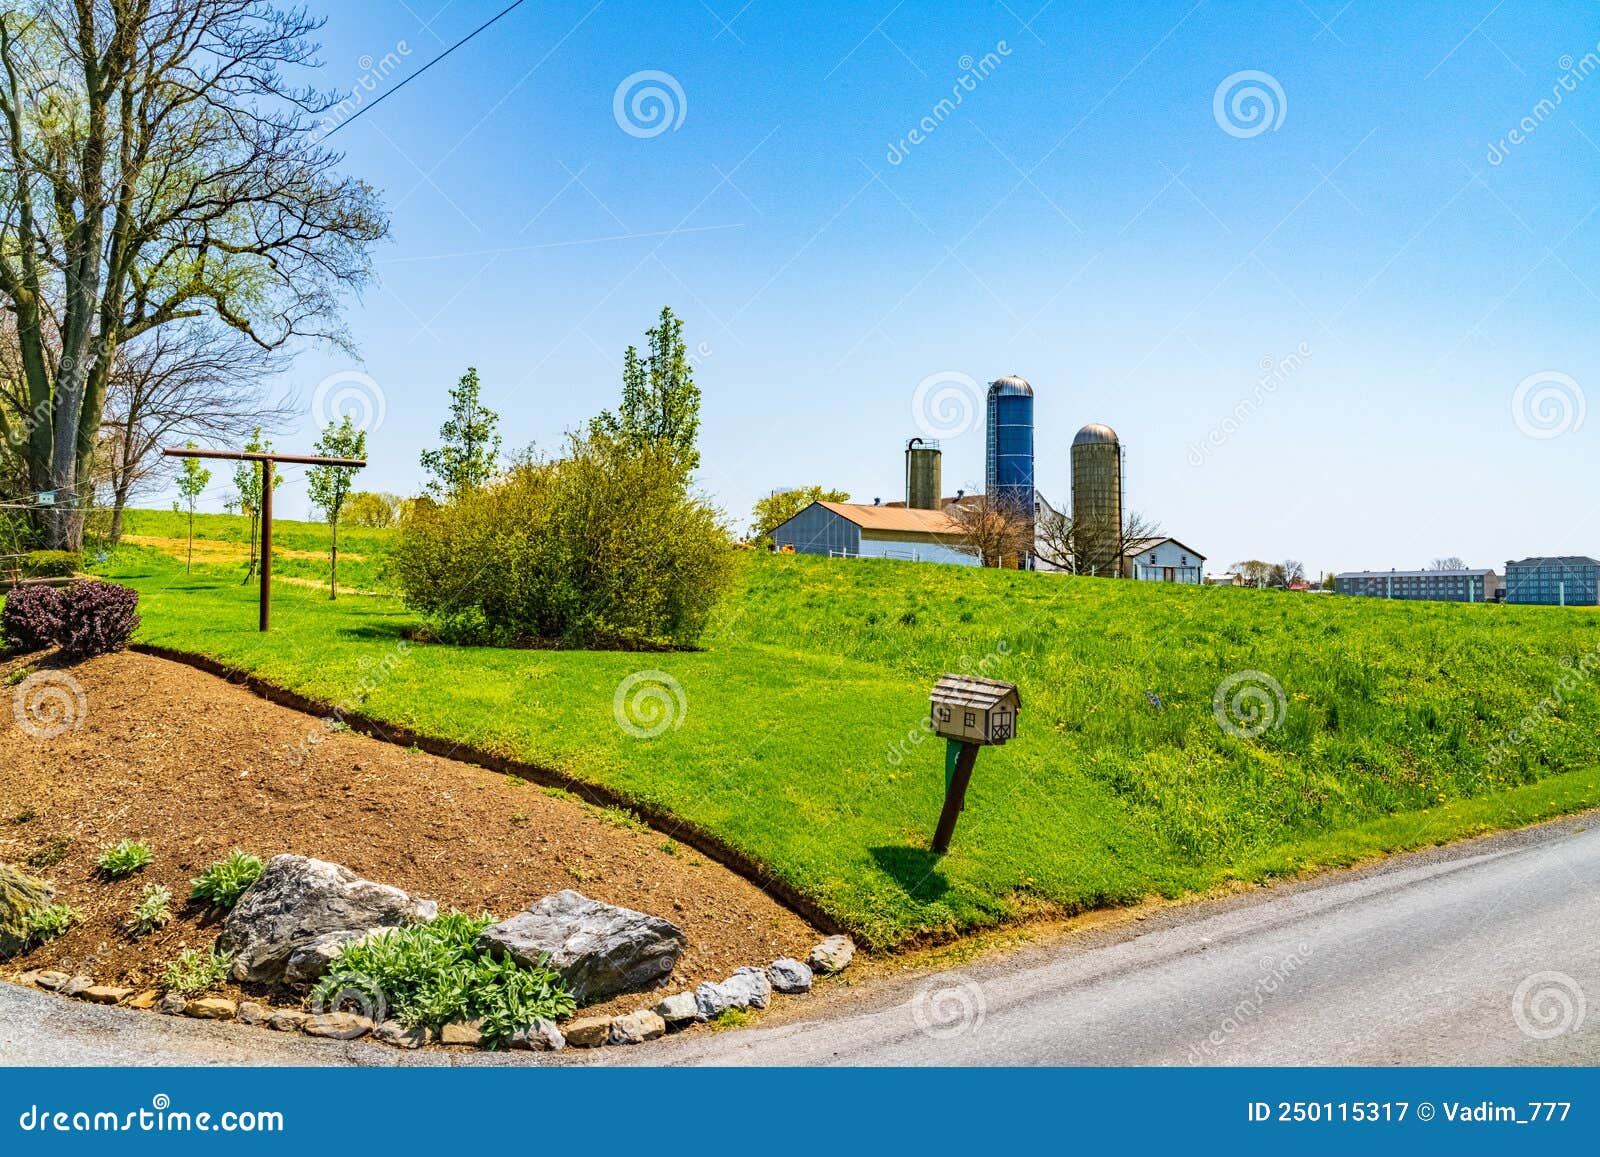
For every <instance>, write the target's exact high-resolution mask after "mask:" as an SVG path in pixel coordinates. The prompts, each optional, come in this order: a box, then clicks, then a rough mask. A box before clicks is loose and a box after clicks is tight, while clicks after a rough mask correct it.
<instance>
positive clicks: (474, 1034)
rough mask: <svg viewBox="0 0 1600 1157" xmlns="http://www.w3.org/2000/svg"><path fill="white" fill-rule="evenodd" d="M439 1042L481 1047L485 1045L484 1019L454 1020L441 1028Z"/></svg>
mask: <svg viewBox="0 0 1600 1157" xmlns="http://www.w3.org/2000/svg"><path fill="white" fill-rule="evenodd" d="M439 1043H440V1044H442V1045H470V1046H471V1047H472V1048H480V1047H482V1045H483V1021H481V1020H453V1021H451V1022H450V1023H449V1024H447V1025H444V1026H443V1027H442V1028H440V1029H439Z"/></svg>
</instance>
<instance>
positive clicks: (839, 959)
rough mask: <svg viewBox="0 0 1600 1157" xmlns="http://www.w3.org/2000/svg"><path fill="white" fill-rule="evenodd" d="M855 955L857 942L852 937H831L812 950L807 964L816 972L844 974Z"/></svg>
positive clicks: (807, 958)
mask: <svg viewBox="0 0 1600 1157" xmlns="http://www.w3.org/2000/svg"><path fill="white" fill-rule="evenodd" d="M855 954H856V942H855V941H854V940H852V939H850V937H848V936H830V937H828V938H827V939H826V940H824V941H823V942H822V943H821V944H818V945H817V946H816V947H815V948H813V949H812V950H811V955H810V956H808V957H806V963H807V964H809V965H811V968H812V971H814V972H821V973H824V974H828V973H834V972H843V971H844V969H845V967H846V966H847V965H848V964H849V963H850V961H851V960H852V959H854V957H855Z"/></svg>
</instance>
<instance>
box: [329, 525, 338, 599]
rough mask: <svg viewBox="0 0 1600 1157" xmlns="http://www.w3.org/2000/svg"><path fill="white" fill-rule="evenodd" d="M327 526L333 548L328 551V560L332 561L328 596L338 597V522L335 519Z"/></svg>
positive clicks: (331, 597)
mask: <svg viewBox="0 0 1600 1157" xmlns="http://www.w3.org/2000/svg"><path fill="white" fill-rule="evenodd" d="M328 525H329V527H330V528H331V529H332V530H333V548H332V549H331V550H330V551H329V552H328V558H329V561H330V562H331V563H332V566H331V568H330V569H329V571H328V597H329V598H330V599H336V598H338V597H339V522H338V520H337V519H335V520H334V521H333V522H330V523H329V524H328Z"/></svg>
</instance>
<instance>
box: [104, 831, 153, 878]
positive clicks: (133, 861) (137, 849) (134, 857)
mask: <svg viewBox="0 0 1600 1157" xmlns="http://www.w3.org/2000/svg"><path fill="white" fill-rule="evenodd" d="M150 860H151V855H150V848H149V846H148V845H146V844H141V843H140V842H139V841H138V840H123V841H122V842H121V843H120V844H118V845H117V846H116V847H114V848H107V849H106V850H105V851H103V852H101V853H100V858H99V859H98V860H96V861H95V863H96V865H97V866H98V867H99V869H100V874H101V875H103V876H105V877H106V878H107V879H110V880H120V879H122V878H123V877H124V876H131V875H133V874H134V873H135V872H137V871H139V870H140V869H141V868H146V867H149V865H150Z"/></svg>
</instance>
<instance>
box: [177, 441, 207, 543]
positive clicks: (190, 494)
mask: <svg viewBox="0 0 1600 1157" xmlns="http://www.w3.org/2000/svg"><path fill="white" fill-rule="evenodd" d="M188 448H189V449H190V450H193V449H194V448H195V447H194V443H193V442H190V443H188ZM210 484H211V471H209V470H207V469H206V468H205V467H204V466H201V465H200V459H198V458H185V459H184V460H183V466H182V468H181V469H180V470H179V471H178V494H179V496H180V497H181V498H182V499H183V504H184V506H185V507H187V508H188V511H189V559H188V561H187V562H185V563H184V566H183V569H184V572H185V573H186V574H187V573H192V572H193V570H194V504H195V503H196V502H198V501H199V500H200V496H201V495H202V494H204V493H205V490H206V487H207V486H209V485H210Z"/></svg>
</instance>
